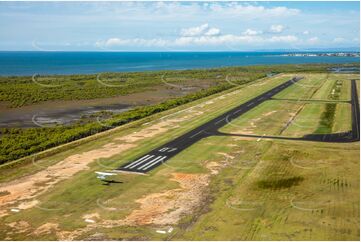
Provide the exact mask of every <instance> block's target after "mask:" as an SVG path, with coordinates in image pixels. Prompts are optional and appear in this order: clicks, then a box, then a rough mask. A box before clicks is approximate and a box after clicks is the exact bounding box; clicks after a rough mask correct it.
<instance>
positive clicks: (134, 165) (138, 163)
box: [129, 155, 154, 169]
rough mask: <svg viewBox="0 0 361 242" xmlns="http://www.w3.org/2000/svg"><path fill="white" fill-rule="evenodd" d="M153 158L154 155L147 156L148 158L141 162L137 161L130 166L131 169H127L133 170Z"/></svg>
mask: <svg viewBox="0 0 361 242" xmlns="http://www.w3.org/2000/svg"><path fill="white" fill-rule="evenodd" d="M153 157H154V155H151V156H149V157H148V158H146V159H142V160H140V161H138V162H137V163H136V164H133V165H132V166H131V167H129V168H130V169H132V168H134V167H136V166H138V165H140V164H142V163H143V162H146V161H147V160H149V159H152V158H153Z"/></svg>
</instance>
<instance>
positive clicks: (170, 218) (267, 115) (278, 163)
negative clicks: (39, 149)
mask: <svg viewBox="0 0 361 242" xmlns="http://www.w3.org/2000/svg"><path fill="white" fill-rule="evenodd" d="M314 75H315V77H313V75H311V74H308V75H307V76H308V78H307V80H305V81H304V82H305V83H306V82H308V83H311V84H314V85H318V86H317V91H315V95H316V94H317V93H318V92H320V91H321V90H322V92H323V94H322V95H321V94H320V96H319V97H317V99H323V98H324V97H326V96H327V94H326V93H329V92H330V90H331V89H332V88H330V86H332V84H329V85H328V84H326V83H328V80H329V78H331V77H330V76H332V75H329V76H327V79H326V80H325V79H324V77H326V76H325V74H314ZM292 76H293V75H292V74H287V75H280V76H276V77H273V78H270V79H262V80H260V81H257V82H255V83H252V84H251V85H247V86H244V87H241V88H238V89H236V90H232V91H226V92H225V93H221V94H216V95H214V96H210V97H206V98H204V99H202V100H197V101H195V102H192V103H188V104H186V105H183V106H180V107H177V108H176V109H174V110H171V111H167V112H165V114H163V113H162V114H157V115H155V116H154V117H150V118H147V119H144V120H140V121H137V122H136V123H134V124H129V125H128V126H127V127H119V128H117V129H115V130H112V131H111V132H108V135H105V136H99V138H98V139H96V140H94V141H92V142H87V143H84V144H81V145H79V146H76V147H74V148H72V149H69V150H65V151H63V152H60V153H57V154H55V155H51V156H49V157H46V158H42V159H35V162H34V163H30V164H24V165H23V166H22V167H21V172H19V169H17V170H16V171H15V170H11V169H0V180H1V182H2V183H1V184H0V204H1V206H0V238H1V239H5V240H10V239H11V240H20V239H23V240H31V239H37V240H54V239H80V240H83V239H100V240H107V239H112V240H121V239H125V240H163V239H167V240H190V239H192V240H193V239H198V240H358V239H359V158H358V157H359V143H358V142H357V143H347V144H331V143H330V144H328V143H317V142H299V141H297V142H295V141H287V142H286V141H273V140H267V139H261V140H256V139H249V138H241V137H235V136H234V137H232V136H217V137H209V138H207V139H204V140H202V141H200V142H198V143H196V144H195V145H193V146H191V147H190V148H188V149H187V150H185V151H183V152H181V153H180V154H179V155H177V156H175V157H174V158H172V159H171V160H170V161H168V162H167V163H165V164H163V165H161V166H160V167H158V168H157V169H155V170H154V171H152V172H150V173H149V174H147V175H135V174H126V173H121V174H119V175H118V176H116V178H114V179H115V180H116V181H119V182H121V183H114V184H111V185H110V186H105V185H102V183H101V182H100V181H99V180H98V179H96V176H95V174H94V171H99V170H102V171H105V170H111V169H114V168H116V167H118V166H119V165H121V164H124V163H126V162H127V161H129V160H132V159H134V158H136V157H138V156H140V155H142V154H145V153H147V152H148V151H149V150H151V149H153V148H155V147H157V146H159V145H161V144H163V143H165V142H166V141H169V140H171V139H173V138H174V137H177V136H179V135H180V134H182V133H185V132H187V131H189V130H191V129H193V128H194V127H197V126H198V125H200V124H202V123H204V122H206V121H208V120H210V119H211V118H214V117H216V116H218V115H219V114H221V113H224V112H225V111H226V110H228V109H231V108H232V107H235V106H238V105H239V104H240V103H242V102H245V101H247V100H249V99H251V98H253V97H255V96H257V95H259V94H261V93H263V92H265V91H267V90H269V89H270V88H272V87H274V86H276V85H278V84H280V83H282V82H284V81H286V80H288V79H289V78H290V77H292ZM341 77H342V76H341V75H340V77H337V78H341ZM332 78H333V77H332ZM337 78H336V79H337ZM332 80H333V79H332ZM333 81H334V80H333ZM345 82H346V81H345ZM323 85H327V87H326V86H325V87H323ZM291 88H294V87H290V88H289V89H291ZM299 88H302V87H299ZM312 88H314V87H312ZM312 90H314V89H312ZM327 90H328V91H327ZM342 90H343V89H342ZM345 90H346V89H345ZM286 91H287V92H286ZM294 91H295V92H297V93H298V94H300V93H301V91H299V92H298V89H294ZM284 92H285V93H286V94H283V95H284V96H282V97H283V98H299V97H300V95H298V94H297V95H294V94H292V92H291V91H289V90H285V91H284ZM331 92H332V90H331ZM306 94H307V91H304V92H303V94H302V95H306ZM340 95H341V96H342V95H344V97H345V98H349V96H347V95H346V94H344V93H343V91H341V94H340ZM307 98H313V96H307ZM340 100H341V99H340ZM326 104H327V102H320V103H319V102H317V103H315V102H312V103H309V102H306V101H302V102H294V101H284V100H271V101H267V102H265V103H263V104H262V105H260V106H259V107H257V108H255V109H254V110H252V111H251V112H248V113H246V114H245V115H244V116H242V117H245V118H243V119H239V120H235V122H238V123H236V124H237V125H236V126H234V125H228V126H225V127H224V128H223V129H222V130H221V131H223V132H226V131H227V132H228V131H230V132H231V131H232V132H238V131H239V130H242V131H244V129H246V130H247V129H248V131H249V132H259V133H260V134H263V133H264V132H266V131H267V132H269V133H272V134H277V133H278V134H279V135H293V136H298V135H302V134H304V133H306V132H308V131H310V132H314V131H315V130H317V129H320V127H321V126H320V120H322V119H321V117H322V116H323V115H322V114H323V113H324V112H325V105H326ZM348 105H349V104H347V103H343V102H337V105H336V107H335V110H334V114H335V117H334V119H333V122H332V132H335V131H337V130H343V129H348V128H349V124H346V123H347V122H348V123H349V121H350V119H349V118H348V116H349V115H350V113H349V108H348ZM301 107H302V110H301V111H299V112H298V113H297V111H298V110H299V109H300V108H301ZM274 111H277V112H274ZM290 111H292V112H291V113H297V115H296V116H295V117H293V116H292V115H291V116H290ZM260 116H261V117H262V119H260V120H254V119H257V117H260ZM290 118H293V119H292V120H296V121H297V122H296V123H297V124H302V125H304V126H309V127H308V128H306V129H303V128H300V127H299V126H294V122H293V123H291V124H290V125H289V120H290ZM250 120H254V122H255V123H254V124H253V125H252V124H250V123H251V122H252V121H250ZM275 120H276V121H278V122H275ZM232 123H233V122H232ZM285 127H286V128H285ZM321 128H322V127H321ZM237 130H238V131H237ZM14 208H15V209H18V211H17V212H16V210H15V211H11V209H14ZM157 230H158V232H157ZM159 230H161V231H162V232H161V233H159Z"/></svg>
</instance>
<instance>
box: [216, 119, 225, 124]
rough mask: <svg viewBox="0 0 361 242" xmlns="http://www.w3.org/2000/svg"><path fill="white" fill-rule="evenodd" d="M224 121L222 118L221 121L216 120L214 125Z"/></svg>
mask: <svg viewBox="0 0 361 242" xmlns="http://www.w3.org/2000/svg"><path fill="white" fill-rule="evenodd" d="M223 120H224V118H222V119H221V120H218V121H217V122H215V124H218V123H220V122H222V121H223Z"/></svg>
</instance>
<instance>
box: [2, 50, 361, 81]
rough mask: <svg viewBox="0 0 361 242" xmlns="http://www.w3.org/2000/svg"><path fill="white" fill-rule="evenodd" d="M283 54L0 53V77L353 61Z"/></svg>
mask: <svg viewBox="0 0 361 242" xmlns="http://www.w3.org/2000/svg"><path fill="white" fill-rule="evenodd" d="M283 54H285V52H43V51H39V52H37V51H29V52H27V51H17V52H6V51H2V52H0V75H1V76H28V75H33V74H39V75H43V74H94V73H100V72H133V71H151V70H185V69H199V68H214V67H226V66H246V65H268V64H301V63H335V64H336V63H350V62H359V58H357V57H326V56H282V55H283Z"/></svg>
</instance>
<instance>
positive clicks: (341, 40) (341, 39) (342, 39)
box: [333, 37, 346, 43]
mask: <svg viewBox="0 0 361 242" xmlns="http://www.w3.org/2000/svg"><path fill="white" fill-rule="evenodd" d="M345 41H346V40H345V39H344V38H342V37H337V38H334V39H333V42H335V43H342V42H345Z"/></svg>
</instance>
